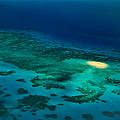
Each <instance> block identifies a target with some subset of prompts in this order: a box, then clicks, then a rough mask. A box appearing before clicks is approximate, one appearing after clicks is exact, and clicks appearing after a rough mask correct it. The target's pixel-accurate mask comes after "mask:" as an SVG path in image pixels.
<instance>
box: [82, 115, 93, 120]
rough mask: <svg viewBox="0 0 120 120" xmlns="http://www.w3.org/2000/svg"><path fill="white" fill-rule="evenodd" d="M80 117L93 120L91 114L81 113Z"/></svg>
mask: <svg viewBox="0 0 120 120" xmlns="http://www.w3.org/2000/svg"><path fill="white" fill-rule="evenodd" d="M82 118H84V119H85V120H93V116H92V115H91V114H82Z"/></svg>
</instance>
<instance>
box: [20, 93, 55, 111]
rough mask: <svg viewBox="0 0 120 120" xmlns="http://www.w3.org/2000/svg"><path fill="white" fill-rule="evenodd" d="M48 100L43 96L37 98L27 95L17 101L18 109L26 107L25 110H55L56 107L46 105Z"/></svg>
mask: <svg viewBox="0 0 120 120" xmlns="http://www.w3.org/2000/svg"><path fill="white" fill-rule="evenodd" d="M49 100H50V98H48V97H45V96H39V95H29V96H26V97H24V98H23V99H19V100H18V101H19V106H18V108H21V109H22V108H23V107H24V106H26V109H25V110H29V109H28V107H30V108H31V109H32V112H33V110H35V111H36V110H37V109H41V110H42V109H45V108H48V109H49V110H55V109H56V106H55V105H48V104H47V103H48V101H49Z"/></svg>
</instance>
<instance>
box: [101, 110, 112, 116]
mask: <svg viewBox="0 0 120 120" xmlns="http://www.w3.org/2000/svg"><path fill="white" fill-rule="evenodd" d="M103 115H105V116H107V117H114V113H112V112H109V111H104V112H103Z"/></svg>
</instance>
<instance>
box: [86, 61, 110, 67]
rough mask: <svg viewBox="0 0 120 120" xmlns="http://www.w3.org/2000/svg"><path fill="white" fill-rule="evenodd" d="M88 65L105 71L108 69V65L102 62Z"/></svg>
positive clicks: (89, 62) (91, 62) (93, 62)
mask: <svg viewBox="0 0 120 120" xmlns="http://www.w3.org/2000/svg"><path fill="white" fill-rule="evenodd" d="M86 63H87V64H88V65H91V66H94V67H96V68H100V69H104V68H106V67H108V65H107V64H106V63H102V62H96V61H88V62H86Z"/></svg>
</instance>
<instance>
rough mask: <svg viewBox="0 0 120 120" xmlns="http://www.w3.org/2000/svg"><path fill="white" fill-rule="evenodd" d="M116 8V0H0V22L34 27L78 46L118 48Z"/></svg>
mask: <svg viewBox="0 0 120 120" xmlns="http://www.w3.org/2000/svg"><path fill="white" fill-rule="evenodd" d="M119 12H120V1H119V0H104V1H103V0H101V1H100V0H75V1H73V0H70V1H69V0H61V1H60V0H44V1H43V0H34V1H33V0H21V1H20V0H10V1H9V0H0V26H1V28H3V27H4V28H13V29H27V30H37V31H40V32H42V33H47V34H49V35H52V36H55V37H57V38H59V39H63V40H65V41H67V42H72V43H74V44H76V45H78V46H79V45H80V44H81V43H85V44H89V45H93V46H94V45H98V46H99V47H100V46H103V47H113V48H119V45H120V14H119Z"/></svg>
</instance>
